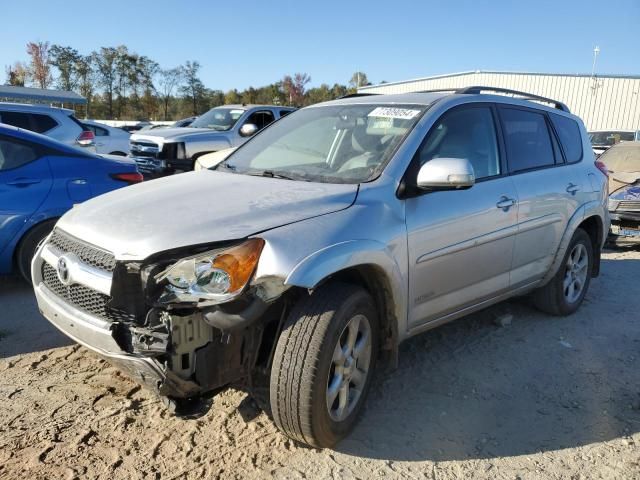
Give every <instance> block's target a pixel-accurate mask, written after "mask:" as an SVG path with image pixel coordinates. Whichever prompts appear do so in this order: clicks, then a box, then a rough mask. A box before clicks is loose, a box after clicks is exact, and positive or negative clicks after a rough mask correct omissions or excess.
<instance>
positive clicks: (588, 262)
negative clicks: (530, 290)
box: [533, 228, 593, 316]
mask: <svg viewBox="0 0 640 480" xmlns="http://www.w3.org/2000/svg"><path fill="white" fill-rule="evenodd" d="M592 270H593V245H592V243H591V238H590V237H589V235H587V232H585V231H584V230H582V229H581V228H578V229H577V230H576V232H575V233H574V234H573V238H572V239H571V242H570V243H569V247H568V248H567V252H566V253H565V256H564V259H563V261H562V265H561V266H560V268H559V269H558V272H557V273H556V274H555V276H554V277H553V278H552V279H551V281H550V282H549V283H547V284H546V285H545V286H544V287H541V288H539V289H538V290H536V291H535V292H534V295H533V301H534V304H535V306H536V307H537V308H538V309H540V310H542V311H543V312H546V313H550V314H551V315H559V316H564V315H571V314H572V313H573V312H575V311H576V310H577V309H578V307H579V306H580V304H581V303H582V300H583V299H584V296H585V295H586V293H587V290H588V289H589V282H590V280H591V272H592Z"/></svg>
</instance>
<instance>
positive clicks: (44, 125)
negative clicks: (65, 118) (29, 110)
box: [31, 113, 58, 133]
mask: <svg viewBox="0 0 640 480" xmlns="http://www.w3.org/2000/svg"><path fill="white" fill-rule="evenodd" d="M31 121H32V122H33V126H32V128H31V130H33V131H34V132H37V133H45V132H48V131H49V130H52V129H53V128H55V127H57V126H58V123H57V122H56V121H55V120H54V119H53V118H51V117H50V116H49V115H41V114H39V113H33V114H31Z"/></svg>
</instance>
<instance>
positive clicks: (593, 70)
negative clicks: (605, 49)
mask: <svg viewBox="0 0 640 480" xmlns="http://www.w3.org/2000/svg"><path fill="white" fill-rule="evenodd" d="M599 53H600V47H598V46H597V45H596V47H595V48H594V49H593V66H592V67H591V78H595V76H596V62H597V61H598V54H599Z"/></svg>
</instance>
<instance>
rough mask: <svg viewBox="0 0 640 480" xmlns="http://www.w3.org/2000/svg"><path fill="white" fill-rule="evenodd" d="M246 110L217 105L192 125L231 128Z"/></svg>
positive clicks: (221, 128) (220, 129)
mask: <svg viewBox="0 0 640 480" xmlns="http://www.w3.org/2000/svg"><path fill="white" fill-rule="evenodd" d="M244 112H245V111H244V110H243V109H241V108H227V107H216V108H212V109H211V110H209V111H208V112H207V113H205V114H204V115H201V116H199V117H198V118H196V119H195V120H194V121H193V123H192V124H191V125H189V126H190V127H193V128H211V129H212V130H218V131H226V130H231V128H233V126H234V125H235V124H236V122H237V121H238V119H239V118H240V117H241V116H242V114H243V113H244Z"/></svg>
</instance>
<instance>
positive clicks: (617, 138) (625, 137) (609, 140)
mask: <svg viewBox="0 0 640 480" xmlns="http://www.w3.org/2000/svg"><path fill="white" fill-rule="evenodd" d="M589 135H590V137H591V145H605V146H611V145H615V144H616V143H619V142H621V141H622V142H631V141H633V140H634V138H633V137H634V134H633V132H592V133H590V134H589Z"/></svg>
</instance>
